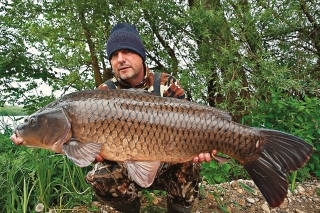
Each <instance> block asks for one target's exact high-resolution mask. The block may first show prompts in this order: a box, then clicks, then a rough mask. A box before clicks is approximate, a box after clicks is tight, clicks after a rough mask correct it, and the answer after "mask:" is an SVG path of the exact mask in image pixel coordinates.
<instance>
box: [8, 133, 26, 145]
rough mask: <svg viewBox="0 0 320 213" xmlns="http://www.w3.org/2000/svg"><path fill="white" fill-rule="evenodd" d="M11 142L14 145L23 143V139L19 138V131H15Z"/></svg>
mask: <svg viewBox="0 0 320 213" xmlns="http://www.w3.org/2000/svg"><path fill="white" fill-rule="evenodd" d="M10 139H11V141H12V142H13V143H14V144H16V145H18V146H19V145H22V144H23V143H24V140H23V138H22V137H21V136H20V134H19V131H18V130H16V131H15V133H13V134H12V135H11V137H10Z"/></svg>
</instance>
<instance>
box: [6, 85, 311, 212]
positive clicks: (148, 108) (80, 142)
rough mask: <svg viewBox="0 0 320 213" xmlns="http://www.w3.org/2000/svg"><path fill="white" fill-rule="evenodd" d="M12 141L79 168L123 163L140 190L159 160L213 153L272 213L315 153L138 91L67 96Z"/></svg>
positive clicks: (295, 141)
mask: <svg viewBox="0 0 320 213" xmlns="http://www.w3.org/2000/svg"><path fill="white" fill-rule="evenodd" d="M11 139H12V141H13V142H14V143H15V144H17V145H25V146H28V147H38V148H45V149H49V150H52V151H55V152H58V153H64V154H66V156H67V157H68V158H69V159H71V160H72V161H73V162H74V163H75V164H77V165H79V166H87V165H89V164H90V163H92V162H93V161H94V159H95V158H96V157H97V156H101V157H102V158H104V159H108V160H112V161H121V162H125V163H126V166H127V169H128V172H129V175H130V177H131V178H132V179H133V180H134V181H136V182H137V183H138V184H139V185H141V186H143V187H148V186H150V185H151V184H152V182H153V180H154V176H155V175H156V172H157V170H158V167H159V165H160V162H172V163H178V162H187V161H190V160H192V159H193V158H194V157H195V156H197V155H198V154H199V153H202V152H210V151H211V150H213V149H216V150H219V151H220V152H222V153H225V154H227V155H229V156H231V157H233V158H235V159H237V160H238V161H239V162H240V163H241V164H242V165H243V166H244V167H245V169H246V170H247V171H248V173H249V175H250V176H251V178H252V179H253V181H254V182H255V184H256V185H257V186H258V188H259V189H260V191H261V192H262V194H263V195H264V197H265V198H266V200H267V202H268V203H269V205H270V206H271V207H276V206H279V205H280V204H281V203H282V201H283V200H284V198H285V197H286V194H287V190H288V182H287V180H286V173H287V172H289V171H293V170H297V169H298V168H300V167H302V166H303V165H304V164H305V162H306V161H307V160H308V159H309V158H310V156H311V154H312V151H313V148H312V146H310V145H309V144H307V143H306V142H304V141H303V140H302V139H300V138H297V137H295V136H293V135H289V134H286V133H283V132H279V131H274V130H268V129H259V128H252V127H248V126H243V125H241V124H238V123H235V122H233V121H232V120H231V117H230V116H229V115H228V114H227V113H226V112H224V111H221V110H218V109H216V108H213V107H210V106H205V105H200V104H197V103H193V102H189V101H185V100H179V99H173V98H163V97H158V96H155V95H153V94H150V93H147V92H144V91H140V90H134V91H132V90H103V91H101V90H92V91H82V92H75V93H70V94H68V95H65V96H63V97H61V98H60V99H58V100H56V101H55V102H53V103H51V104H49V105H48V106H46V107H44V108H43V109H41V110H39V111H37V112H36V113H34V114H32V115H30V116H29V117H28V118H26V119H25V121H24V123H23V124H21V125H19V126H18V127H17V128H16V130H15V133H14V134H13V135H12V136H11Z"/></svg>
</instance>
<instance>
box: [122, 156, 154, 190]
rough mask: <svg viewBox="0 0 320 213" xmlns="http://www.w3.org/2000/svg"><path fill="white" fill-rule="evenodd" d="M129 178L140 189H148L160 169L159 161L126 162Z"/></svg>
mask: <svg viewBox="0 0 320 213" xmlns="http://www.w3.org/2000/svg"><path fill="white" fill-rule="evenodd" d="M125 165H126V167H127V171H128V174H129V177H130V178H131V179H132V180H133V181H135V182H136V183H137V184H139V185H140V186H141V187H144V188H147V187H149V186H150V185H151V184H152V183H153V181H154V178H155V176H156V175H157V172H158V169H159V167H160V161H130V160H128V161H126V162H125Z"/></svg>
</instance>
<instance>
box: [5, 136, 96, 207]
mask: <svg viewBox="0 0 320 213" xmlns="http://www.w3.org/2000/svg"><path fill="white" fill-rule="evenodd" d="M0 142H1V145H2V147H1V153H3V154H1V155H0V171H1V176H0V177H1V179H0V181H1V182H0V190H1V191H2V192H3V193H2V194H1V195H0V211H1V212H33V210H34V208H35V206H36V205H37V204H38V203H43V204H44V206H45V210H46V211H47V210H49V209H52V208H55V209H56V210H57V211H58V212H64V209H70V208H73V207H74V206H75V205H89V204H90V203H91V202H90V201H91V198H92V192H91V190H89V189H90V188H89V186H88V184H87V183H86V182H85V180H84V176H85V174H86V173H87V169H81V168H79V167H77V166H75V165H73V163H71V162H69V161H68V160H66V158H64V157H62V156H61V155H56V154H53V153H52V152H49V151H46V150H40V149H34V150H33V149H30V148H25V147H16V146H15V145H13V144H12V143H11V141H10V139H9V135H8V134H5V135H4V134H0Z"/></svg>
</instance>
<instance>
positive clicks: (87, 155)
mask: <svg viewBox="0 0 320 213" xmlns="http://www.w3.org/2000/svg"><path fill="white" fill-rule="evenodd" d="M102 145H103V144H101V143H93V142H89V143H80V142H78V141H76V140H71V141H68V142H67V143H65V144H63V146H62V151H63V152H64V153H65V155H66V156H67V158H69V159H70V160H71V161H72V162H73V163H74V164H76V165H77V166H79V167H86V166H89V165H90V164H91V163H92V162H94V161H95V159H96V157H97V156H98V155H99V152H100V150H101V148H102Z"/></svg>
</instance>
